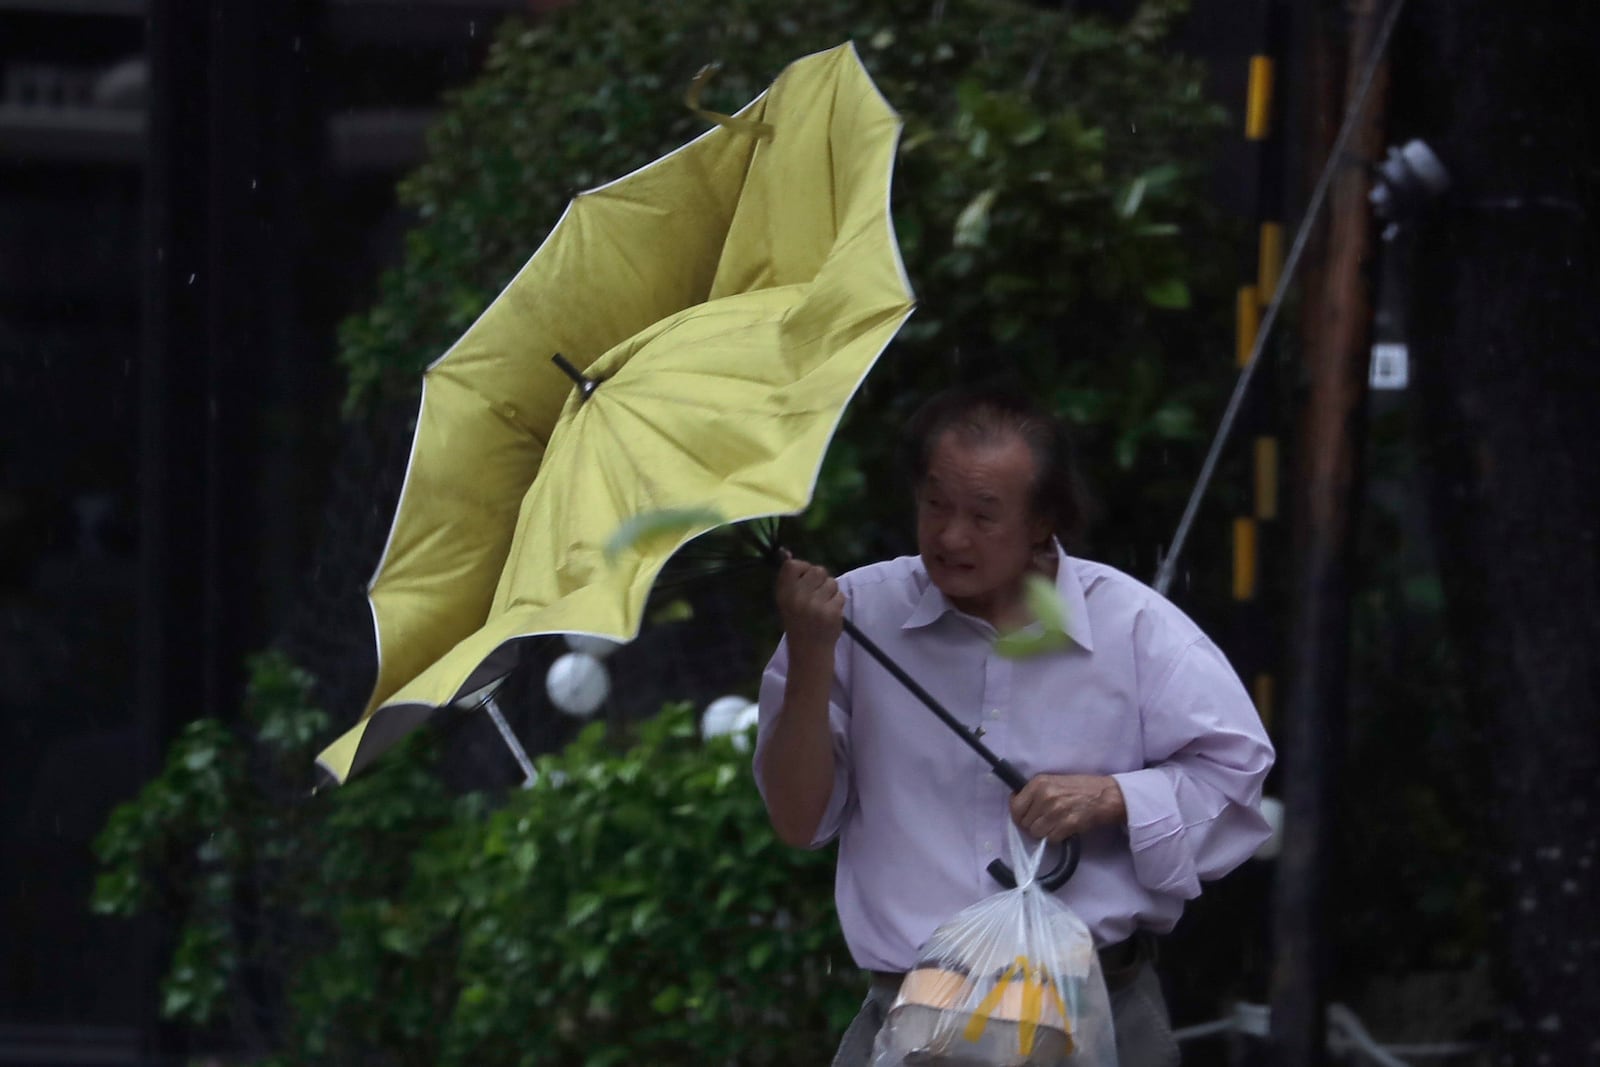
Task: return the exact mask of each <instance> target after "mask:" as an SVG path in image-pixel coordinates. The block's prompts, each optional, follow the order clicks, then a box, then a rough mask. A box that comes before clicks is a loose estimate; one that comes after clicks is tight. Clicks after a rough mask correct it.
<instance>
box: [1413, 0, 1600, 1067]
mask: <svg viewBox="0 0 1600 1067" xmlns="http://www.w3.org/2000/svg"><path fill="white" fill-rule="evenodd" d="M1410 19H1411V24H1412V25H1411V29H1412V31H1413V32H1412V33H1411V34H1410V36H1409V38H1408V40H1407V42H1406V44H1407V45H1408V46H1409V47H1408V49H1407V51H1406V52H1405V53H1403V54H1404V55H1405V56H1406V76H1405V80H1404V81H1403V82H1402V83H1400V84H1398V85H1397V93H1396V105H1397V118H1398V119H1400V120H1401V121H1403V122H1405V123H1406V127H1407V128H1406V130H1405V134H1406V136H1415V137H1420V138H1423V139H1425V140H1426V141H1427V142H1428V144H1429V145H1430V146H1431V147H1432V148H1433V150H1434V152H1435V154H1436V155H1437V156H1438V157H1439V159H1440V160H1441V161H1442V162H1443V164H1444V166H1445V167H1446V168H1448V170H1449V172H1450V176H1451V180H1452V186H1451V192H1450V195H1449V196H1448V197H1447V198H1446V199H1445V200H1444V201H1442V202H1441V203H1440V204H1439V205H1437V207H1436V208H1435V210H1433V211H1432V212H1431V213H1430V214H1429V215H1428V216H1427V217H1426V218H1425V219H1424V221H1423V223H1422V224H1421V226H1420V227H1419V229H1418V231H1417V235H1416V240H1417V243H1416V259H1415V264H1416V266H1415V274H1414V281H1413V286H1412V308H1411V351H1412V354H1413V360H1412V362H1413V365H1414V367H1415V374H1414V380H1415V382H1416V390H1417V406H1418V411H1419V414H1420V416H1421V427H1422V434H1423V442H1422V443H1423V445H1424V446H1425V450H1426V451H1425V455H1426V459H1427V463H1428V468H1429V474H1430V482H1431V484H1432V485H1433V487H1434V491H1433V499H1432V500H1431V501H1430V503H1431V505H1432V510H1433V513H1434V524H1435V529H1436V538H1435V541H1436V545H1437V549H1438V554H1439V559H1440V569H1441V575H1442V578H1443V584H1444V591H1445V602H1446V606H1447V610H1448V613H1449V621H1450V625H1451V629H1452V632H1453V635H1454V637H1455V639H1456V642H1457V645H1458V653H1459V660H1460V663H1461V665H1462V677H1463V682H1464V685H1465V688H1466V695H1467V698H1468V701H1469V707H1470V710H1471V712H1472V714H1473V719H1474V721H1477V722H1481V723H1482V724H1483V728H1484V729H1485V731H1486V733H1487V742H1488V744H1487V748H1488V753H1489V756H1488V774H1487V780H1486V781H1485V782H1484V809H1485V811H1486V813H1488V815H1489V817H1488V818H1487V819H1485V820H1484V822H1483V826H1482V841H1481V855H1482V857H1483V862H1484V868H1485V873H1486V874H1487V875H1488V876H1489V877H1490V878H1491V879H1492V881H1493V884H1494V886H1495V889H1496V892H1495V894H1494V898H1495V911H1496V914H1495V915H1494V916H1493V921H1492V922H1491V923H1490V924H1489V931H1488V934H1487V937H1488V940H1489V944H1488V946H1487V947H1488V948H1489V950H1490V955H1491V958H1492V960H1493V961H1494V965H1495V970H1496V974H1495V978H1496V984H1497V986H1498V993H1499V1001H1500V1008H1501V1015H1500V1019H1499V1022H1500V1027H1499V1035H1498V1037H1499V1040H1498V1048H1497V1050H1496V1053H1497V1055H1496V1062H1498V1063H1503V1064H1519V1065H1520V1064H1528V1065H1537V1064H1546V1063H1548V1064H1577V1063H1594V1062H1596V1060H1597V1058H1600V1012H1597V1011H1596V1006H1597V1005H1600V909H1597V908H1596V907H1595V902H1596V901H1597V900H1600V834H1597V831H1596V825H1597V822H1596V813H1597V808H1600V801H1597V799H1596V782H1597V781H1600V673H1597V672H1596V670H1595V667H1594V656H1595V648H1596V647H1597V645H1600V613H1597V612H1596V611H1595V604H1596V601H1597V599H1600V551H1597V540H1600V465H1597V464H1596V463H1595V461H1594V436H1595V411H1596V408H1597V406H1600V304H1597V302H1596V293H1597V291H1600V247H1597V232H1600V227H1597V224H1596V211H1597V209H1600V199H1597V186H1596V175H1597V174H1600V142H1597V141H1596V139H1595V134H1594V123H1595V116H1596V106H1597V104H1600V74H1597V67H1596V62H1595V52H1594V42H1595V40H1596V36H1595V35H1596V33H1597V30H1600V26H1597V23H1600V17H1597V15H1596V13H1595V10H1594V5H1592V4H1571V3H1568V2H1565V0H1520V2H1518V3H1516V4H1507V3H1504V2H1503V0H1414V3H1413V7H1412V10H1411V12H1410Z"/></svg>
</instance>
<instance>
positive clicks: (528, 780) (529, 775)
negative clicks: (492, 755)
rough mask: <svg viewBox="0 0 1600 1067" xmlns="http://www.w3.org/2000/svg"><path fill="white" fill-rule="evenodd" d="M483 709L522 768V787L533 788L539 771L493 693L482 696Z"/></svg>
mask: <svg viewBox="0 0 1600 1067" xmlns="http://www.w3.org/2000/svg"><path fill="white" fill-rule="evenodd" d="M483 710H484V711H486V712H488V713H489V719H490V721H491V722H493V723H494V728H495V729H496V730H498V731H500V740H502V741H504V742H505V743H506V747H507V748H509V749H510V750H511V755H512V757H513V758H514V759H516V761H517V766H518V767H521V768H522V788H524V789H531V788H533V783H534V782H537V781H538V780H539V772H538V771H537V770H535V769H534V766H533V761H532V760H530V759H529V758H528V751H527V749H525V748H523V747H522V742H521V741H518V740H517V735H516V734H514V733H512V732H511V724H510V723H508V722H506V717H505V715H503V714H502V713H501V711H500V704H499V702H498V701H496V700H495V698H494V694H493V693H490V694H489V695H488V696H487V697H485V698H484V701H483Z"/></svg>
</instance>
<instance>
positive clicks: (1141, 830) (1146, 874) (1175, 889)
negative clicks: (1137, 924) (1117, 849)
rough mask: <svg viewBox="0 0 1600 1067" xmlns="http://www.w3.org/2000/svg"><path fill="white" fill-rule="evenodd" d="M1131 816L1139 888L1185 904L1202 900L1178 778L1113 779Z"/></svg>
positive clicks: (1150, 774)
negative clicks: (1179, 805) (1185, 822)
mask: <svg viewBox="0 0 1600 1067" xmlns="http://www.w3.org/2000/svg"><path fill="white" fill-rule="evenodd" d="M1111 777H1112V779H1113V780H1115V781H1116V783H1117V788H1118V789H1121V790H1122V803H1123V806H1124V807H1125V808H1126V809H1127V812H1128V847H1129V848H1130V849H1132V851H1133V873H1134V877H1135V878H1137V879H1138V880H1139V884H1140V885H1142V886H1144V887H1145V888H1146V889H1149V890H1151V891H1152V892H1156V893H1169V894H1173V895H1175V896H1179V897H1181V898H1183V899H1184V900H1191V899H1193V898H1195V897H1197V896H1199V895H1200V878H1199V875H1197V874H1196V873H1195V867H1194V857H1193V856H1191V855H1190V854H1189V847H1188V842H1187V841H1186V840H1185V837H1184V825H1183V814H1182V813H1181V812H1180V811H1179V809H1178V794H1177V790H1176V788H1175V787H1174V784H1173V781H1172V778H1171V777H1170V776H1169V775H1168V774H1166V773H1165V772H1164V771H1163V770H1162V769H1161V768H1159V767H1146V768H1145V769H1144V770H1140V771H1129V772H1127V773H1125V774H1114V775H1112V776H1111Z"/></svg>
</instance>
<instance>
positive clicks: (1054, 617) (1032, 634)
mask: <svg viewBox="0 0 1600 1067" xmlns="http://www.w3.org/2000/svg"><path fill="white" fill-rule="evenodd" d="M1023 596H1024V597H1025V598H1026V601H1027V604H1028V610H1029V611H1031V612H1032V613H1033V617H1034V619H1035V620H1037V625H1034V626H1028V627H1025V628H1023V629H1021V630H1014V631H1012V632H1011V633H1008V634H1004V635H1002V636H1001V637H1000V638H998V639H997V640H996V641H995V643H994V650H995V653H996V654H997V655H1000V656H1003V657H1005V658H1006V659H1027V658H1028V657H1030V656H1039V655H1043V654H1044V653H1046V652H1054V651H1055V650H1057V649H1059V648H1065V647H1066V645H1067V643H1068V640H1069V639H1068V637H1067V607H1066V605H1065V604H1063V603H1062V602H1061V595H1060V594H1059V593H1057V592H1056V587H1055V583H1053V582H1051V581H1050V580H1049V579H1048V578H1046V577H1044V576H1043V575H1039V574H1030V575H1028V578H1027V581H1026V583H1025V584H1024V586H1023Z"/></svg>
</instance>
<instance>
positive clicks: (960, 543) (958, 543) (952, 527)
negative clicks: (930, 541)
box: [939, 519, 970, 549]
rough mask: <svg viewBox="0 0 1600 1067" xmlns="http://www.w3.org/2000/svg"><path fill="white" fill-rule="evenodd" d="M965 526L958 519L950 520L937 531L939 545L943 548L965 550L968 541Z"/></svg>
mask: <svg viewBox="0 0 1600 1067" xmlns="http://www.w3.org/2000/svg"><path fill="white" fill-rule="evenodd" d="M968 533H969V531H968V530H967V524H966V523H965V522H963V521H962V520H960V519H951V520H950V521H949V522H947V523H945V524H944V526H942V527H941V528H940V530H939V544H940V546H941V547H943V548H948V549H956V548H965V547H966V546H967V542H968V541H969V540H970V538H969V536H968Z"/></svg>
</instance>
